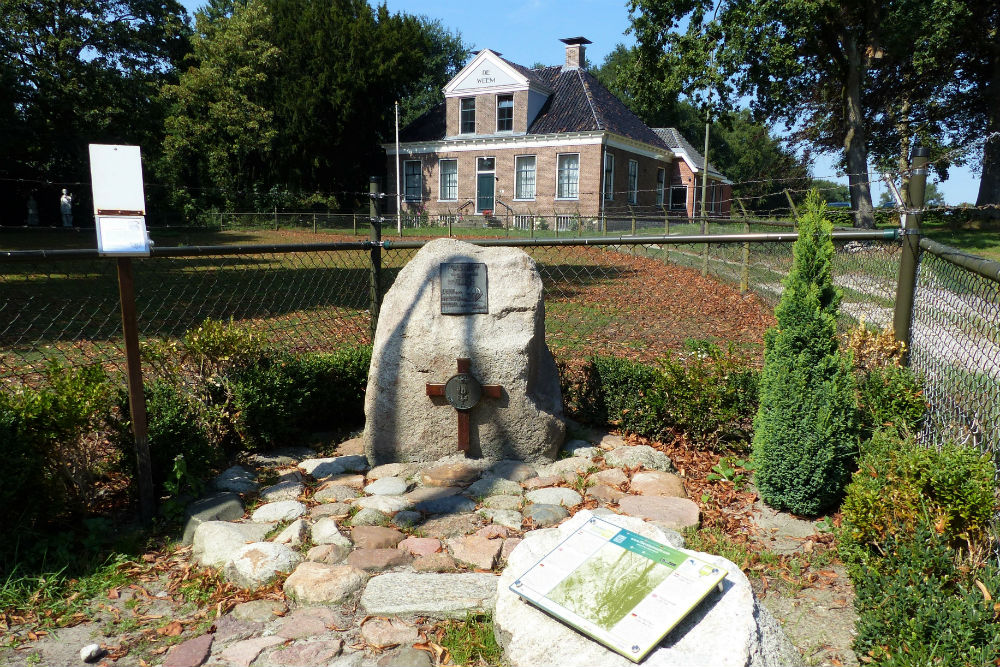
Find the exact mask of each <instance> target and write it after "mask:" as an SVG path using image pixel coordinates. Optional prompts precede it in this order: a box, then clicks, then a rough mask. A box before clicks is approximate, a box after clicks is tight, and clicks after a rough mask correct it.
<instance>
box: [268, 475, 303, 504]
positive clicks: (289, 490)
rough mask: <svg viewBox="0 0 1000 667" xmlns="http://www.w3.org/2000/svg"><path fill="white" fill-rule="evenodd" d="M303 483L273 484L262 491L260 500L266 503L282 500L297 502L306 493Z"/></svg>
mask: <svg viewBox="0 0 1000 667" xmlns="http://www.w3.org/2000/svg"><path fill="white" fill-rule="evenodd" d="M305 488H306V487H305V485H304V484H302V483H301V482H295V481H291V480H289V481H286V482H278V483H277V484H272V485H271V486H267V487H264V488H263V489H261V490H260V498H261V500H263V501H264V502H266V503H276V502H279V501H282V500H295V499H297V498H298V497H299V496H301V495H302V492H303V491H305Z"/></svg>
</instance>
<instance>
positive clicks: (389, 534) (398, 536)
mask: <svg viewBox="0 0 1000 667" xmlns="http://www.w3.org/2000/svg"><path fill="white" fill-rule="evenodd" d="M405 538H406V535H404V534H403V533H401V532H399V531H398V530H396V529H395V528H386V527H384V526H357V527H355V528H352V529H351V540H352V541H353V542H354V544H355V546H356V547H358V548H359V549H394V548H395V547H396V545H397V544H399V543H400V542H402V541H403V540H404V539H405Z"/></svg>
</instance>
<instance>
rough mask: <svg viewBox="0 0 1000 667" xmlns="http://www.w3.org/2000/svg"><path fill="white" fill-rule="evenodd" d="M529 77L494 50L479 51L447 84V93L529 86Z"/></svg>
mask: <svg viewBox="0 0 1000 667" xmlns="http://www.w3.org/2000/svg"><path fill="white" fill-rule="evenodd" d="M527 87H528V79H527V78H526V77H525V76H524V75H523V74H521V73H520V72H518V71H517V70H516V69H514V68H513V67H511V66H510V65H508V64H507V63H505V62H504V61H503V60H501V59H500V58H499V57H497V56H496V55H495V54H494V53H493V52H492V51H489V50H483V51H480V52H479V55H478V56H476V57H475V58H474V59H473V61H472V62H471V63H469V64H468V65H466V66H465V67H464V68H463V69H462V71H461V72H459V73H458V74H457V75H456V76H455V78H454V79H452V80H451V81H450V82H449V83H448V85H447V86H445V89H444V90H445V94H451V95H454V94H457V93H467V92H470V91H480V90H488V89H493V88H506V89H514V88H527Z"/></svg>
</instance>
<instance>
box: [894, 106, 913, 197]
mask: <svg viewBox="0 0 1000 667" xmlns="http://www.w3.org/2000/svg"><path fill="white" fill-rule="evenodd" d="M910 108H911V104H910V99H909V97H904V98H903V103H902V105H901V106H900V109H899V116H898V117H897V118H896V134H897V135H899V161H898V163H897V165H896V166H897V169H898V170H899V173H900V174H901V176H900V183H899V196H900V197H902V198H903V203H904V204H906V206H907V207H909V205H910V143H911V139H910V136H911V135H910ZM893 205H895V202H893Z"/></svg>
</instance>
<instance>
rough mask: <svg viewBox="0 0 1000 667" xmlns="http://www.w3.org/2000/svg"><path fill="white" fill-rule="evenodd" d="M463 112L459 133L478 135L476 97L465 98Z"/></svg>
mask: <svg viewBox="0 0 1000 667" xmlns="http://www.w3.org/2000/svg"><path fill="white" fill-rule="evenodd" d="M461 105H462V107H461V108H462V110H461V118H460V121H461V127H460V128H459V132H461V133H462V134H475V133H476V98H475V97H463V98H462V100H461Z"/></svg>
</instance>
